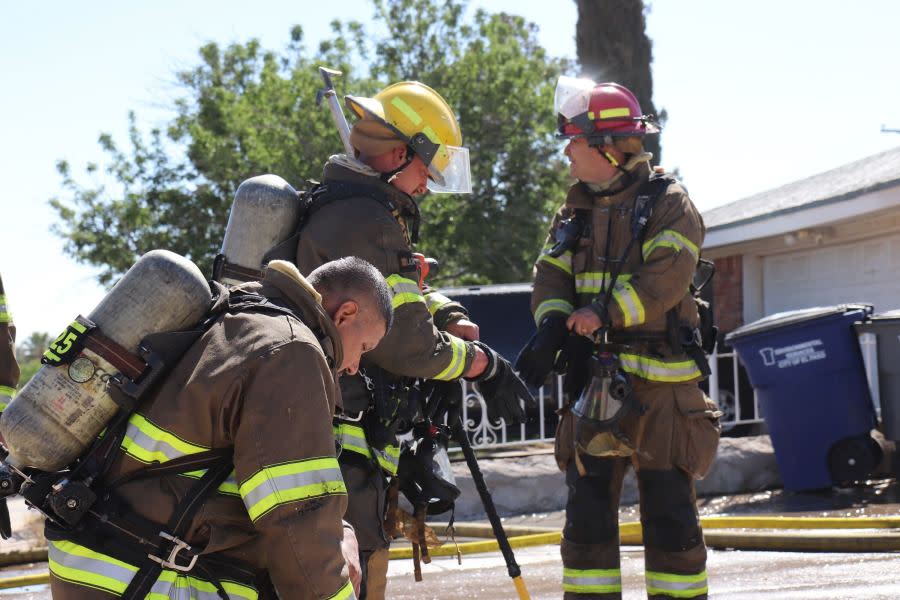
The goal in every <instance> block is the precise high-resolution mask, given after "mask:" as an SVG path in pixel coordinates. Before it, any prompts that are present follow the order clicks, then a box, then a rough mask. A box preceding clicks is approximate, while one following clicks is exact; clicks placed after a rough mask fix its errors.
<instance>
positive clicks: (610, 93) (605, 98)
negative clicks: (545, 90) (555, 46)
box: [554, 76, 659, 145]
mask: <svg viewBox="0 0 900 600" xmlns="http://www.w3.org/2000/svg"><path fill="white" fill-rule="evenodd" d="M554 104H555V108H556V113H557V119H558V126H559V137H560V138H564V139H568V138H576V137H584V138H587V140H588V142H589V143H590V144H592V145H599V144H607V143H610V142H611V141H612V138H615V137H631V136H644V135H646V134H648V133H659V124H658V123H657V122H656V120H655V119H654V118H653V115H645V114H643V112H642V111H641V106H640V104H638V101H637V98H636V97H635V96H634V94H632V93H631V90H629V89H628V88H626V87H625V86H622V85H619V84H618V83H612V82H610V83H594V82H593V81H591V80H589V79H575V78H573V77H566V76H563V77H560V78H559V81H558V82H557V84H556V97H555V99H554Z"/></svg>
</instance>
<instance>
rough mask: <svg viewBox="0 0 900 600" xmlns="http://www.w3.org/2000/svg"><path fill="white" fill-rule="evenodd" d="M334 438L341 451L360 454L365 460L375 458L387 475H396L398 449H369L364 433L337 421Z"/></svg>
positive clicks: (398, 456)
mask: <svg viewBox="0 0 900 600" xmlns="http://www.w3.org/2000/svg"><path fill="white" fill-rule="evenodd" d="M334 438H335V439H336V440H337V441H338V443H339V444H340V445H341V449H342V450H346V451H348V452H355V453H357V454H362V455H363V456H365V457H366V458H372V456H374V457H375V460H376V461H378V464H379V465H380V466H381V468H382V469H384V470H385V471H386V472H387V473H388V474H389V475H391V476H393V475H396V474H397V468H398V467H399V466H400V448H398V447H397V446H390V445H388V446H385V447H384V450H379V449H378V448H371V447H370V446H369V442H368V441H366V432H365V430H363V428H362V427H360V426H359V425H353V424H351V423H346V422H343V421H339V422H338V423H336V424H335V425H334Z"/></svg>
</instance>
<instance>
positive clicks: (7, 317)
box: [0, 294, 12, 323]
mask: <svg viewBox="0 0 900 600" xmlns="http://www.w3.org/2000/svg"><path fill="white" fill-rule="evenodd" d="M0 323H12V313H11V312H9V307H8V306H7V305H6V294H0Z"/></svg>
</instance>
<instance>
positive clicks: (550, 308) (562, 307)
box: [534, 298, 575, 325]
mask: <svg viewBox="0 0 900 600" xmlns="http://www.w3.org/2000/svg"><path fill="white" fill-rule="evenodd" d="M551 312H561V313H564V314H566V315H571V314H572V313H573V312H575V307H574V306H572V303H571V302H569V301H568V300H563V299H562V298H550V299H549V300H544V301H543V302H541V303H540V304H538V307H537V310H535V311H534V322H535V323H536V324H538V325H540V324H541V321H543V320H544V317H546V316H547V314H548V313H551Z"/></svg>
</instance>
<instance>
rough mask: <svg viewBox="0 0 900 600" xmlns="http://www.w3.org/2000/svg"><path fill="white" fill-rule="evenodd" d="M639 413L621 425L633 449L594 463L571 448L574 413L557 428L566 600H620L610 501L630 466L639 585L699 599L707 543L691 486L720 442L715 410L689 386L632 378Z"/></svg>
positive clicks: (657, 594)
mask: <svg viewBox="0 0 900 600" xmlns="http://www.w3.org/2000/svg"><path fill="white" fill-rule="evenodd" d="M634 393H635V394H636V395H637V398H638V401H639V403H640V404H641V405H642V406H643V408H644V411H645V412H644V414H643V415H642V416H640V417H635V418H632V419H629V420H627V422H625V423H623V426H622V428H623V431H624V432H625V434H626V435H627V436H628V437H629V438H630V439H631V440H633V441H634V442H635V444H636V446H637V447H638V448H639V449H640V452H638V453H636V454H633V455H632V456H630V457H621V456H609V457H594V456H589V455H586V454H583V453H579V454H578V456H577V459H576V456H575V452H576V450H575V448H574V443H573V441H572V440H573V438H574V435H573V432H574V416H573V415H572V414H571V413H564V414H563V415H562V416H561V418H560V424H559V428H558V429H557V445H556V458H557V461H558V463H559V465H560V468H561V469H563V470H564V471H565V473H566V484H567V486H568V500H567V503H566V524H565V528H564V529H563V540H562V545H561V552H562V560H563V567H564V569H563V590H564V593H565V595H564V598H565V599H566V600H589V599H603V600H606V599H617V598H621V597H622V579H621V571H620V564H619V523H618V515H619V497H620V493H621V489H622V481H623V479H624V477H625V472H626V471H627V469H628V467H629V465H633V466H634V468H635V470H636V474H637V480H638V489H639V492H640V511H641V524H642V526H643V537H644V549H645V553H644V556H645V559H644V560H645V581H646V587H647V596H648V598H651V599H660V600H663V599H665V600H671V599H673V598H692V599H705V598H707V595H708V586H707V577H706V546H705V544H704V542H703V532H702V530H701V528H700V524H699V516H698V514H697V508H696V496H695V493H694V481H693V480H694V479H695V478H700V477H703V476H704V475H705V474H706V473H707V471H708V470H709V468H710V466H711V464H712V461H713V458H714V456H715V451H716V447H717V445H718V439H719V428H718V411H717V409H716V406H715V404H714V403H713V402H712V401H711V400H709V399H708V398H706V397H705V396H704V394H703V392H702V391H701V390H700V389H699V387H698V386H697V385H696V383H691V384H663V383H656V382H647V381H644V380H638V379H636V380H635V382H634Z"/></svg>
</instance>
